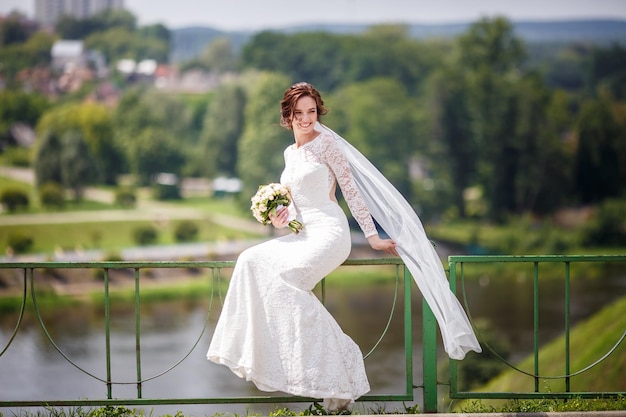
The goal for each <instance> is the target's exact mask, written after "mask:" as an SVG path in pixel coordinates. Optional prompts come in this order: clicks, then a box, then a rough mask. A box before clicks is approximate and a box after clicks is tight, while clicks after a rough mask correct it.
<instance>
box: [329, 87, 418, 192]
mask: <svg viewBox="0 0 626 417" xmlns="http://www.w3.org/2000/svg"><path fill="white" fill-rule="evenodd" d="M327 104H328V106H329V108H330V111H329V114H328V116H327V118H328V123H329V127H331V128H332V129H333V130H335V131H337V133H340V134H341V135H342V136H344V137H345V138H346V139H347V140H349V141H350V142H351V143H352V144H353V145H354V146H355V147H357V148H358V149H359V150H360V151H361V152H362V153H363V154H364V155H365V156H367V157H368V158H369V159H370V161H372V163H373V164H374V165H375V166H376V167H377V168H378V169H379V170H380V171H381V172H382V173H383V174H384V175H385V176H386V177H387V179H389V181H390V182H392V183H393V184H394V185H395V186H396V188H398V190H399V191H400V192H401V193H402V194H404V196H405V197H406V198H408V199H410V194H411V180H410V177H409V175H408V174H409V163H410V161H411V157H412V156H413V155H414V154H415V153H416V145H417V142H418V138H417V132H418V130H417V121H416V118H415V114H416V111H417V109H416V106H415V103H414V102H413V101H412V100H411V98H410V97H409V96H408V95H407V94H406V91H405V89H404V88H403V87H402V85H401V84H400V83H399V82H398V81H396V80H394V79H391V78H375V79H371V80H369V81H365V82H362V83H354V84H351V85H350V86H347V87H345V88H342V89H339V90H338V91H336V92H335V94H333V95H332V96H331V97H330V98H328V99H327Z"/></svg>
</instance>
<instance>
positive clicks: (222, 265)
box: [0, 258, 414, 407]
mask: <svg viewBox="0 0 626 417" xmlns="http://www.w3.org/2000/svg"><path fill="white" fill-rule="evenodd" d="M367 265H391V266H393V267H394V268H395V273H396V291H395V296H394V302H393V307H392V310H391V312H390V316H389V321H388V322H387V327H386V328H385V330H384V331H383V334H382V335H381V336H380V338H379V340H378V341H377V342H376V344H375V345H374V347H373V348H372V351H370V352H369V353H368V354H367V355H365V356H366V357H367V356H369V355H370V354H371V353H372V352H373V351H374V350H375V349H376V347H377V346H378V344H379V343H380V342H381V340H382V338H383V337H384V334H385V333H386V331H387V329H388V328H389V324H390V322H391V319H392V317H393V315H394V312H395V310H396V304H397V301H398V300H397V297H398V293H399V289H400V285H399V284H400V281H401V276H402V277H403V286H402V288H403V295H404V298H403V304H404V308H403V311H404V347H405V369H406V378H405V388H404V392H402V393H397V394H388V395H365V396H363V397H361V398H360V399H359V401H412V400H413V399H414V395H413V390H414V386H413V345H412V339H413V337H412V319H411V282H412V278H411V275H410V273H409V272H408V270H407V269H406V267H404V264H403V262H402V261H401V260H400V259H397V258H395V259H394V258H384V259H362V260H359V259H349V260H347V261H345V262H344V264H343V266H367ZM234 266H235V262H234V261H209V262H179V261H175V262H37V263H30V262H24V263H21V262H16V263H0V270H2V269H13V270H22V271H23V276H22V277H23V297H22V302H21V307H20V312H19V316H18V319H17V323H16V326H15V328H14V330H13V332H12V334H11V336H10V337H9V339H8V342H7V343H6V346H4V347H3V346H0V349H2V350H0V360H2V356H3V354H4V353H5V352H6V351H7V350H8V349H9V347H10V345H11V343H12V341H13V340H14V338H15V337H16V335H17V333H18V331H19V329H20V325H21V323H22V319H23V317H24V313H25V311H26V305H27V300H28V295H29V291H28V289H29V288H30V299H31V301H32V306H33V309H34V312H35V315H36V317H37V320H38V321H39V324H40V326H41V328H42V329H43V332H44V333H45V335H46V337H47V339H48V341H49V342H50V343H51V344H52V345H53V347H54V348H55V349H56V350H57V351H58V353H59V354H60V355H61V356H63V358H65V360H66V361H67V362H69V363H70V364H71V365H72V366H74V367H76V368H77V369H78V370H80V371H81V372H83V373H84V374H86V375H88V376H89V377H91V378H93V379H95V380H97V381H100V382H102V383H103V384H104V385H105V386H106V398H101V399H79V400H76V399H64V400H51V399H45V398H43V399H37V400H29V401H22V400H19V401H18V400H5V401H0V407H30V406H84V405H89V406H95V405H138V406H143V405H169V404H181V405H182V404H239V403H245V404H248V403H277V404H280V403H296V402H312V401H318V400H319V399H315V398H306V397H294V396H277V395H272V396H250V397H219V398H210V397H203V398H144V396H143V390H142V388H143V384H144V383H145V382H147V381H149V380H153V379H156V378H159V377H162V376H164V374H166V373H167V372H169V371H170V370H172V369H173V368H175V367H177V366H178V365H179V364H180V363H182V362H183V361H184V360H185V359H187V357H188V356H189V355H190V354H191V352H192V351H193V350H194V349H195V348H196V347H197V345H198V343H199V341H200V339H201V337H202V335H203V333H204V331H205V330H206V327H207V325H208V321H209V316H210V313H211V306H212V303H213V299H214V297H215V293H214V291H215V289H216V288H220V282H221V279H222V278H221V275H222V270H224V269H232V268H233V267H234ZM77 268H78V269H85V270H94V269H95V270H102V271H103V282H102V285H103V290H102V291H103V293H104V316H105V317H104V319H105V325H104V333H105V338H104V339H105V358H104V359H103V360H104V361H106V375H105V376H97V375H94V374H92V373H90V372H88V371H86V370H84V369H82V368H81V367H80V366H78V365H77V364H76V363H75V362H73V361H72V359H71V358H70V357H69V356H68V355H67V354H66V353H65V352H63V350H62V349H61V348H60V347H59V346H58V345H57V344H56V342H55V341H54V339H53V337H52V335H51V334H50V332H49V331H48V329H47V328H46V324H45V322H44V319H43V318H42V315H41V312H40V307H39V303H38V300H37V285H36V284H37V283H36V281H35V279H34V275H35V274H34V271H35V270H39V269H77ZM156 268H194V269H198V268H200V269H204V270H210V271H211V274H210V275H211V292H210V294H208V295H207V296H209V297H210V305H209V311H208V313H207V316H206V320H205V323H204V328H203V329H202V331H201V333H200V336H199V337H198V339H197V340H196V342H195V343H194V344H193V346H192V348H191V350H190V351H189V352H188V353H186V354H185V355H184V356H183V358H182V359H180V360H179V361H178V362H176V363H175V364H174V365H173V366H171V367H170V368H168V369H166V370H165V371H163V372H161V373H159V374H158V375H155V376H152V377H148V378H146V377H144V376H143V375H142V358H141V353H142V345H141V330H140V329H141V314H140V311H141V308H140V296H141V290H142V287H141V271H142V270H152V269H156ZM111 270H133V271H134V284H135V288H134V304H135V312H134V320H135V323H134V324H135V368H136V380H135V381H131V382H120V381H116V380H115V379H114V376H113V370H112V366H111V363H112V360H111V359H112V358H111V315H110V313H111V297H110V271H111ZM321 291H322V301H324V300H325V297H326V283H325V280H323V281H322V285H321ZM220 298H221V294H220ZM1 377H2V376H0V378H1ZM128 384H136V386H137V394H136V398H124V399H120V398H115V396H114V387H115V386H116V385H128Z"/></svg>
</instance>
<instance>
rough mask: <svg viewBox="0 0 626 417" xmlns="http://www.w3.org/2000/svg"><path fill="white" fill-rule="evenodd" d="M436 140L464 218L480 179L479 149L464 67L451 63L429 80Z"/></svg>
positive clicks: (436, 153)
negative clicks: (469, 194)
mask: <svg viewBox="0 0 626 417" xmlns="http://www.w3.org/2000/svg"><path fill="white" fill-rule="evenodd" d="M429 85H430V87H429V96H430V101H429V102H430V105H431V110H432V112H431V115H432V116H431V117H432V129H433V139H434V140H435V142H438V143H440V144H441V146H439V147H434V146H433V148H434V149H433V152H432V154H433V155H436V156H437V157H438V159H439V158H441V160H444V159H445V160H447V161H448V163H447V164H446V167H447V168H448V170H449V175H450V177H451V178H452V194H453V203H454V206H455V207H456V209H457V211H458V215H459V216H460V217H461V218H464V217H465V216H466V207H465V191H466V190H467V189H468V188H469V187H470V186H471V185H473V183H474V181H475V180H476V164H477V150H476V143H475V141H474V137H473V135H472V130H471V126H472V117H471V114H470V111H469V104H468V103H469V97H468V94H469V88H468V85H467V84H466V81H465V78H464V76H463V73H462V70H461V69H460V68H459V67H458V66H457V65H455V64H454V63H453V64H451V65H447V66H446V67H444V68H442V69H441V70H440V71H437V72H435V73H434V74H433V77H432V79H431V80H430V82H429Z"/></svg>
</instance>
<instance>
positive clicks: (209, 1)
mask: <svg viewBox="0 0 626 417" xmlns="http://www.w3.org/2000/svg"><path fill="white" fill-rule="evenodd" d="M125 5H126V7H127V8H128V9H129V10H130V11H131V12H132V13H133V14H135V16H137V18H138V20H139V24H141V25H145V24H152V23H163V24H165V25H166V26H168V27H169V28H170V29H173V28H179V27H182V26H190V25H203V26H211V27H214V28H216V29H222V30H259V29H271V28H283V27H287V26H292V25H298V24H303V23H368V24H370V23H385V22H386V23H423V24H430V23H454V22H472V21H475V20H477V19H479V18H481V17H484V16H494V15H502V16H505V17H508V18H509V19H511V20H550V19H556V20H562V19H579V18H612V19H621V20H626V0H429V1H425V0H307V1H303V0H125ZM14 9H17V10H20V11H22V12H24V13H26V14H27V15H28V16H32V14H33V10H34V0H0V14H4V13H7V12H9V11H11V10H14Z"/></svg>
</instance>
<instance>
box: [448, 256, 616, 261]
mask: <svg viewBox="0 0 626 417" xmlns="http://www.w3.org/2000/svg"><path fill="white" fill-rule="evenodd" d="M448 260H449V261H450V262H455V263H458V262H471V263H493V262H621V261H626V255H450V256H448Z"/></svg>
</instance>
